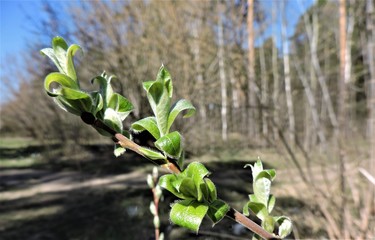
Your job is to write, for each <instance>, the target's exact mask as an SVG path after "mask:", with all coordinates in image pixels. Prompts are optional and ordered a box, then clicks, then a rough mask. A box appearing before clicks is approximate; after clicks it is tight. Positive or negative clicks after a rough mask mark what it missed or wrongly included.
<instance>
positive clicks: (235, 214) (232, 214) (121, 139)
mask: <svg viewBox="0 0 375 240" xmlns="http://www.w3.org/2000/svg"><path fill="white" fill-rule="evenodd" d="M85 122H86V121H85ZM86 123H87V122H86ZM90 123H91V125H94V126H95V127H99V128H102V129H104V130H106V131H107V132H109V133H111V134H112V135H113V137H114V140H115V141H116V143H118V144H120V145H121V147H123V148H126V149H130V150H132V151H134V152H136V153H137V154H139V155H141V156H143V157H145V158H147V156H145V155H144V154H143V153H142V152H141V151H140V148H141V146H139V145H138V144H136V143H135V142H133V141H131V140H130V139H129V138H127V137H126V136H124V135H123V134H121V133H116V132H114V131H113V129H110V128H109V127H108V126H106V125H105V124H104V123H102V122H101V121H100V120H98V119H96V120H95V121H93V122H90ZM90 123H88V124H90ZM161 167H163V168H166V169H167V170H169V171H170V172H172V173H175V174H179V173H181V170H180V169H179V167H178V166H177V165H176V163H174V162H170V161H168V163H166V164H162V165H161ZM226 217H228V218H230V219H232V220H234V221H235V222H237V223H239V224H241V225H242V226H244V227H246V228H247V229H249V230H250V231H252V232H254V233H255V234H257V235H259V236H260V237H262V238H264V239H280V237H278V236H276V235H274V234H273V233H269V232H267V231H266V230H264V229H263V228H262V227H261V226H259V225H258V224H256V223H255V222H254V221H252V220H251V219H249V218H247V217H246V216H245V215H243V214H242V213H240V212H239V211H237V210H236V209H234V208H230V210H229V211H228V212H227V214H226Z"/></svg>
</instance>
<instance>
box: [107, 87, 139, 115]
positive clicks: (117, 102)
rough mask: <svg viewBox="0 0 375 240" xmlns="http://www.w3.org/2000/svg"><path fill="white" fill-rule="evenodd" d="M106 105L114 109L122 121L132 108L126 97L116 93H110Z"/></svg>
mask: <svg viewBox="0 0 375 240" xmlns="http://www.w3.org/2000/svg"><path fill="white" fill-rule="evenodd" d="M107 107H109V108H112V109H113V110H115V111H116V112H117V114H118V115H119V116H120V119H121V120H122V121H124V119H125V118H126V117H127V116H128V115H129V113H130V112H131V111H132V110H133V108H134V107H133V105H132V104H131V103H130V102H129V100H128V99H126V98H125V97H123V96H121V95H120V94H118V93H114V94H112V96H111V98H110V100H109V102H108V105H107Z"/></svg>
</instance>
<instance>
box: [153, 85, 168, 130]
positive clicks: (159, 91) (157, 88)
mask: <svg viewBox="0 0 375 240" xmlns="http://www.w3.org/2000/svg"><path fill="white" fill-rule="evenodd" d="M147 97H148V100H149V103H150V106H151V109H152V111H153V112H154V115H155V117H156V122H157V124H158V127H159V130H160V133H161V135H162V136H163V135H165V134H167V126H168V114H169V108H170V101H171V99H170V97H169V95H168V91H167V89H166V87H165V86H164V83H162V82H153V83H152V84H151V86H150V87H149V89H148V92H147Z"/></svg>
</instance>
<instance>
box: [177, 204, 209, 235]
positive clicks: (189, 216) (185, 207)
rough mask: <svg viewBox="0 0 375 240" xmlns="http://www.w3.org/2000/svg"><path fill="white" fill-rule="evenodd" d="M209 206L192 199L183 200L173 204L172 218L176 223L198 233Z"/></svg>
mask: <svg viewBox="0 0 375 240" xmlns="http://www.w3.org/2000/svg"><path fill="white" fill-rule="evenodd" d="M207 211H208V206H207V205H206V204H204V203H199V202H197V201H192V200H182V201H178V202H175V203H174V204H173V205H172V209H171V212H170V219H171V221H172V222H173V223H174V224H177V225H179V226H181V227H184V228H187V229H190V230H192V231H194V232H196V233H198V230H199V227H200V225H201V223H202V220H203V218H204V216H205V215H206V213H207Z"/></svg>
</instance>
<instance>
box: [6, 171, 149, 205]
mask: <svg viewBox="0 0 375 240" xmlns="http://www.w3.org/2000/svg"><path fill="white" fill-rule="evenodd" d="M0 185H1V188H0V189H1V190H2V191H1V194H0V202H1V201H11V200H16V199H20V198H27V197H33V196H36V195H38V194H43V193H52V192H54V193H56V192H60V193H62V192H69V191H73V190H80V189H90V188H102V189H126V188H127V187H129V186H135V185H137V186H139V185H146V181H145V175H144V173H142V172H141V171H134V172H130V173H126V174H119V175H110V176H101V177H95V176H92V175H88V174H84V173H81V172H77V171H63V172H53V171H48V170H35V169H24V170H3V171H0Z"/></svg>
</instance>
